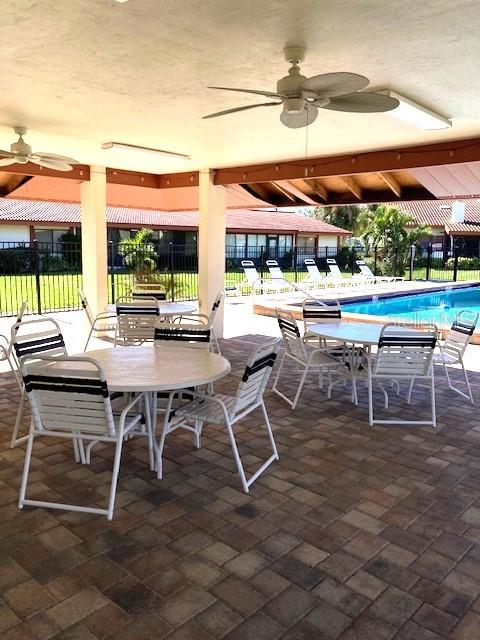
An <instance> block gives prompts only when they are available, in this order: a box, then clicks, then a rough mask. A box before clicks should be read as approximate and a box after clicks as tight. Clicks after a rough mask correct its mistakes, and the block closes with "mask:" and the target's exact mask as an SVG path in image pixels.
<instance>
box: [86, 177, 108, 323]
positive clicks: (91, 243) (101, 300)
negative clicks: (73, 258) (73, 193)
mask: <svg viewBox="0 0 480 640" xmlns="http://www.w3.org/2000/svg"><path fill="white" fill-rule="evenodd" d="M80 204H81V213H82V275H83V290H84V292H85V295H86V297H87V300H88V303H89V305H90V307H91V309H92V313H93V314H94V315H96V314H97V313H99V312H100V311H104V309H105V305H106V304H107V302H108V294H107V291H108V289H107V273H108V264H107V177H106V171H105V167H97V166H93V167H90V181H89V182H82V184H81V185H80Z"/></svg>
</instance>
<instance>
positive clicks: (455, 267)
mask: <svg viewBox="0 0 480 640" xmlns="http://www.w3.org/2000/svg"><path fill="white" fill-rule="evenodd" d="M457 277H458V245H457V243H456V242H454V243H453V281H454V282H456V281H457Z"/></svg>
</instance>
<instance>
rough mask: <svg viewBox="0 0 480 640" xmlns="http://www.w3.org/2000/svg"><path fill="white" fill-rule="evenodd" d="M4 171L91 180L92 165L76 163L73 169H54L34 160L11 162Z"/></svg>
mask: <svg viewBox="0 0 480 640" xmlns="http://www.w3.org/2000/svg"><path fill="white" fill-rule="evenodd" d="M1 171H2V173H16V174H18V175H22V176H44V177H46V178H64V179H65V180H77V181H81V182H84V181H86V180H90V167H89V166H88V165H86V164H74V165H73V168H72V170H71V171H54V170H53V169H46V168H45V167H41V166H40V165H38V164H33V162H27V164H9V165H7V166H6V167H2V168H1Z"/></svg>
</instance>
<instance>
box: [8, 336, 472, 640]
mask: <svg viewBox="0 0 480 640" xmlns="http://www.w3.org/2000/svg"><path fill="white" fill-rule="evenodd" d="M261 339H262V338H261V336H253V335H252V336H245V337H243V338H241V339H240V338H237V339H232V340H226V341H223V342H222V350H223V352H224V354H225V355H226V357H228V358H229V359H230V361H231V362H232V371H233V374H234V375H232V376H230V377H229V378H227V379H225V380H223V381H220V382H219V383H217V384H216V389H217V390H218V391H226V392H230V391H232V390H233V389H234V388H235V386H236V384H237V381H238V377H236V376H237V375H238V373H239V372H240V371H241V368H242V364H243V362H244V361H245V357H246V354H248V352H249V351H250V350H251V349H252V348H253V347H254V346H255V345H256V344H258V343H259V341H261ZM295 375H296V373H295V371H294V370H293V369H292V370H290V372H289V373H287V378H286V384H287V387H288V380H289V376H290V380H293V378H294V376H295ZM471 377H472V382H473V388H474V392H475V394H476V396H477V397H478V390H479V388H480V374H476V373H472V376H471ZM291 384H292V385H293V382H292V383H291ZM0 389H1V391H2V395H1V397H0V406H1V409H2V412H1V414H0V427H1V430H0V447H1V448H0V488H1V491H0V551H1V553H0V635H1V637H2V639H3V640H17V639H22V640H30V638H34V639H36V640H40V639H42V640H43V639H44V640H47V639H48V638H52V639H56V640H62V639H64V638H70V639H71V640H75V639H79V640H104V639H113V638H115V640H133V639H139V638H142V639H145V640H147V639H149V638H152V639H155V640H158V639H161V638H168V639H169V640H176V639H179V638H183V639H186V638H195V640H203V639H207V638H213V639H215V640H216V639H218V640H220V639H221V638H230V639H231V640H234V639H238V640H248V639H249V638H252V639H255V640H262V639H272V640H273V639H277V638H282V639H285V640H295V639H300V638H303V639H304V640H305V639H312V640H317V639H319V640H322V639H324V638H329V639H332V640H335V639H338V640H355V639H357V638H358V639H360V638H361V639H362V640H367V639H368V640H370V638H371V639H372V640H383V639H385V640H392V639H393V640H406V639H408V640H411V639H414V638H415V640H434V639H438V638H442V639H445V638H451V639H452V640H476V639H477V638H480V604H479V603H480V598H479V595H480V448H479V447H478V443H479V440H480V422H479V419H478V412H477V409H476V408H474V407H472V406H471V405H470V404H468V403H467V402H466V401H464V400H463V399H462V398H460V397H459V396H456V395H454V394H452V393H451V392H450V391H449V390H448V389H447V387H446V384H445V380H444V379H443V376H442V375H441V373H439V375H438V376H437V379H436V389H437V411H438V416H439V425H438V429H437V430H436V431H433V430H432V429H430V428H428V427H427V428H409V427H396V426H386V427H376V428H375V429H370V428H369V427H368V425H367V422H366V417H367V413H366V392H365V389H364V387H363V385H361V386H360V390H359V393H360V406H359V407H355V406H354V405H352V404H351V403H350V400H349V389H348V387H346V388H345V389H344V388H343V387H341V386H337V387H336V388H335V391H334V393H333V397H332V400H330V401H328V400H327V398H326V396H325V394H324V393H323V392H321V391H319V390H318V388H317V387H316V386H315V380H314V379H312V380H310V381H309V382H308V383H307V385H306V387H305V390H304V393H303V394H302V397H301V400H300V402H299V405H298V408H297V410H296V411H295V412H292V411H291V410H290V408H289V407H288V406H286V404H285V403H284V402H283V401H282V400H281V399H280V398H278V397H277V396H275V395H273V394H271V393H270V392H267V394H266V404H267V407H268V410H269V414H270V419H271V422H272V425H273V428H274V432H275V436H276V440H277V444H278V449H279V453H280V460H279V461H278V462H277V463H275V464H274V465H273V466H271V467H270V468H269V469H268V470H267V472H266V473H265V474H264V476H263V477H261V478H260V479H259V480H257V482H256V483H255V484H254V485H253V487H252V489H251V492H250V494H248V495H246V494H244V493H243V492H242V491H241V489H240V484H239V480H238V476H237V474H236V471H235V466H234V464H233V460H232V456H231V452H230V448H229V441H228V437H227V434H226V433H225V432H224V431H223V430H222V429H221V428H219V427H212V426H208V425H207V426H206V427H205V429H204V434H203V438H202V449H200V450H198V451H197V450H195V449H194V448H193V446H192V438H191V437H190V436H189V435H188V434H186V433H179V432H177V433H176V434H172V435H171V436H170V437H169V439H168V440H167V446H166V450H165V465H164V479H163V480H162V481H158V480H156V478H155V476H154V474H152V473H151V472H150V471H149V470H148V468H147V464H146V461H147V456H146V447H145V442H143V441H142V440H140V439H137V440H132V441H128V442H126V443H125V447H124V456H123V460H122V468H121V474H120V482H119V492H118V500H117V508H116V512H115V518H114V520H113V522H112V523H109V522H107V520H106V519H105V518H102V517H100V516H93V515H91V514H90V515H88V514H81V513H65V512H61V511H53V510H51V511H48V510H45V509H29V508H25V509H24V510H23V511H18V509H17V505H16V500H17V497H18V487H19V483H20V475H21V469H22V462H23V449H22V448H17V449H14V450H10V449H9V448H8V441H9V438H10V434H11V429H12V424H13V421H14V416H15V411H16V407H17V403H18V392H17V390H16V387H15V384H14V381H13V379H12V376H11V375H10V374H2V375H1V376H0ZM422 393H423V392H422V389H421V388H420V386H419V388H418V389H417V388H416V389H415V391H414V394H413V401H412V405H411V407H408V406H407V405H405V403H404V402H403V400H402V396H401V397H400V398H397V397H396V396H395V395H394V394H391V396H392V397H391V407H390V409H389V410H388V412H390V413H391V414H399V413H401V414H404V415H405V416H416V417H417V419H418V416H419V415H421V414H422V413H423V412H424V410H425V406H426V405H425V402H424V396H423V395H422ZM403 396H404V393H403ZM377 400H380V398H377ZM380 405H381V403H379V415H380V414H381V412H382V409H381V406H380ZM27 424H28V415H27V416H26V417H25V425H27ZM259 425H261V416H260V415H251V416H249V417H248V419H247V420H246V421H245V422H244V423H241V424H239V425H238V426H237V427H236V435H237V437H238V442H239V444H240V448H241V451H242V454H243V456H244V459H245V460H246V462H247V468H250V469H254V468H255V467H256V466H257V465H258V462H259V460H260V459H262V458H264V457H265V456H266V455H267V452H268V446H267V442H266V440H265V438H264V436H263V433H262V432H261V431H259V429H258V427H259ZM112 453H113V451H112V449H111V448H109V447H107V446H98V447H96V448H95V449H94V450H93V454H92V463H91V465H90V466H88V467H87V466H85V467H82V466H80V465H77V464H75V462H74V460H73V454H72V450H71V447H70V446H69V445H68V444H66V443H64V442H61V443H57V442H55V443H54V442H48V443H45V442H41V441H40V442H38V445H36V447H35V450H34V457H33V464H32V473H31V480H30V488H29V491H30V492H31V494H35V495H36V496H37V497H41V496H45V497H47V498H50V499H51V498H52V496H56V498H57V499H58V500H60V501H68V500H71V501H73V502H75V501H78V502H79V503H88V504H92V503H99V504H103V503H104V501H105V496H106V492H107V490H108V484H109V480H110V469H111V465H112Z"/></svg>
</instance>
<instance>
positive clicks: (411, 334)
mask: <svg viewBox="0 0 480 640" xmlns="http://www.w3.org/2000/svg"><path fill="white" fill-rule="evenodd" d="M437 336H438V330H437V328H436V327H435V326H432V327H429V328H428V329H427V330H425V331H419V330H417V329H408V328H405V327H398V326H397V325H395V324H386V325H385V326H384V327H383V328H382V331H381V333H380V339H379V341H378V348H377V353H376V355H375V357H374V358H372V360H371V365H370V366H368V420H369V424H370V426H373V425H374V424H410V425H432V426H433V427H434V428H435V427H436V425H437V418H436V410H435V384H434V374H433V353H434V349H435V345H436V343H437ZM387 380H390V381H391V380H395V381H396V382H397V383H398V382H400V381H402V380H406V381H408V382H409V383H410V385H409V390H408V395H407V403H408V404H410V399H411V393H412V388H413V384H414V383H415V382H416V381H417V380H420V381H424V382H426V383H427V385H428V387H429V389H430V396H431V416H432V417H431V420H402V419H399V418H392V419H390V420H376V419H375V418H374V413H373V383H374V382H375V381H376V382H379V383H380V385H381V388H382V391H383V392H384V394H385V393H386V391H385V389H384V388H383V386H382V384H381V383H382V382H384V381H387Z"/></svg>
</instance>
